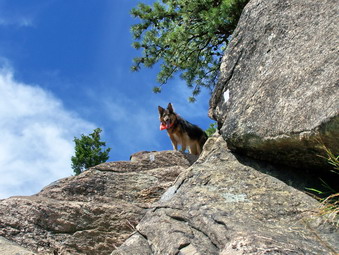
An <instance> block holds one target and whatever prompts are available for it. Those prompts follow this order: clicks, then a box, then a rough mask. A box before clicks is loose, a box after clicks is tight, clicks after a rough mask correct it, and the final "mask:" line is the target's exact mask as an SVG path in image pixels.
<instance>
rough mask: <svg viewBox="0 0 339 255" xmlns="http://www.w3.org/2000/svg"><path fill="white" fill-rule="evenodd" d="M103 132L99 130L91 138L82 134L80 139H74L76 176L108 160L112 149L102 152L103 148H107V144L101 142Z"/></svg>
mask: <svg viewBox="0 0 339 255" xmlns="http://www.w3.org/2000/svg"><path fill="white" fill-rule="evenodd" d="M101 131H102V130H101V129H100V128H97V129H94V131H93V133H92V134H89V136H85V135H83V134H82V135H81V138H80V139H79V138H76V137H74V142H75V156H72V159H71V160H72V169H73V171H74V173H75V175H78V174H80V173H82V172H83V171H84V170H86V169H88V168H90V167H92V166H95V165H98V164H100V163H104V162H106V161H107V160H108V158H109V156H108V154H109V152H110V150H111V148H107V149H106V150H104V151H102V149H103V148H102V147H105V146H106V143H105V142H102V141H100V133H101Z"/></svg>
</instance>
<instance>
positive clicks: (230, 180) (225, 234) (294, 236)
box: [112, 136, 339, 255]
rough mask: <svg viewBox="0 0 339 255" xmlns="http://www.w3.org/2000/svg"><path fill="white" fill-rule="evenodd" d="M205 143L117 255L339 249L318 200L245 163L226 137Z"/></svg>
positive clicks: (231, 254)
mask: <svg viewBox="0 0 339 255" xmlns="http://www.w3.org/2000/svg"><path fill="white" fill-rule="evenodd" d="M206 146H207V148H208V150H206V148H205V149H204V153H203V154H202V155H201V157H200V158H199V160H198V161H197V162H196V163H195V164H194V165H192V166H191V167H189V168H187V169H186V170H185V171H184V172H182V173H181V174H180V175H179V177H178V179H177V181H176V182H175V184H174V185H173V187H175V192H173V194H172V197H171V198H170V199H167V200H162V201H159V202H156V203H154V204H153V205H152V207H151V209H150V210H149V211H148V212H147V213H146V215H145V217H144V218H143V219H142V220H141V222H140V223H139V224H138V225H137V227H136V233H135V234H134V235H132V236H131V237H130V238H129V239H127V241H126V242H124V244H123V245H122V246H121V247H119V248H118V249H117V250H115V251H114V252H113V253H112V255H135V254H145V255H146V254H147V255H148V254H153V255H163V254H166V255H174V254H178V255H179V254H180V255H193V254H194V255H205V254H209V255H214V254H215V255H217V254H219V255H238V254H239V255H240V254H241V255H248V254H251V255H254V254H255V255H259V254H286V255H293V254H298V255H299V254H300V255H301V254H314V255H316V254H332V253H333V254H335V250H337V249H339V235H338V232H337V230H336V229H335V228H334V227H332V225H330V224H329V223H326V219H325V218H322V217H321V216H319V215H317V213H316V210H317V208H318V207H319V203H318V202H317V201H316V200H315V199H313V198H311V197H310V196H308V195H306V194H305V193H303V192H301V191H299V190H296V189H294V188H292V187H290V186H288V185H286V184H285V183H284V182H282V181H280V180H278V179H276V178H274V177H272V176H269V175H267V174H265V173H263V172H264V171H270V172H271V171H272V170H274V167H273V166H267V167H261V171H258V170H256V169H255V168H253V167H252V166H250V165H251V161H250V159H248V160H249V161H247V162H245V161H244V160H242V159H241V157H240V160H239V156H237V155H234V154H232V153H231V152H230V151H229V150H228V149H227V146H226V143H225V141H224V140H223V139H222V138H221V137H220V136H214V137H212V138H210V139H209V140H208V142H207V144H206ZM244 162H245V163H246V164H245V163H244ZM252 163H253V165H256V164H257V163H256V162H255V161H253V162H252ZM140 247H143V248H142V249H141V248H140Z"/></svg>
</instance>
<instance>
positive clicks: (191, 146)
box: [190, 143, 200, 155]
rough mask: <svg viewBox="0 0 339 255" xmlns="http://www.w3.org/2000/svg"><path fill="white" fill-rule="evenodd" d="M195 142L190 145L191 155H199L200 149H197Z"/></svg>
mask: <svg viewBox="0 0 339 255" xmlns="http://www.w3.org/2000/svg"><path fill="white" fill-rule="evenodd" d="M197 145H198V144H197V143H193V144H191V145H190V153H191V154H193V155H199V154H200V151H199V147H198V146H197Z"/></svg>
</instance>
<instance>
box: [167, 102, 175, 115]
mask: <svg viewBox="0 0 339 255" xmlns="http://www.w3.org/2000/svg"><path fill="white" fill-rule="evenodd" d="M167 109H168V110H169V112H171V113H173V112H174V109H173V106H172V104H171V103H168V106H167Z"/></svg>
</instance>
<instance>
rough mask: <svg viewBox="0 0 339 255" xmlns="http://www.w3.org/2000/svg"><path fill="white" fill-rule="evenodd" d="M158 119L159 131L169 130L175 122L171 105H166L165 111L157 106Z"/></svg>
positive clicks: (174, 114)
mask: <svg viewBox="0 0 339 255" xmlns="http://www.w3.org/2000/svg"><path fill="white" fill-rule="evenodd" d="M158 110H159V119H160V130H164V129H169V128H171V127H172V126H173V125H174V123H175V121H176V120H177V115H176V113H175V112H174V110H173V106H172V104H171V103H169V104H168V106H167V109H164V108H162V107H161V106H158Z"/></svg>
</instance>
